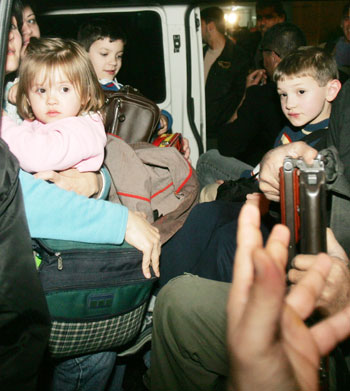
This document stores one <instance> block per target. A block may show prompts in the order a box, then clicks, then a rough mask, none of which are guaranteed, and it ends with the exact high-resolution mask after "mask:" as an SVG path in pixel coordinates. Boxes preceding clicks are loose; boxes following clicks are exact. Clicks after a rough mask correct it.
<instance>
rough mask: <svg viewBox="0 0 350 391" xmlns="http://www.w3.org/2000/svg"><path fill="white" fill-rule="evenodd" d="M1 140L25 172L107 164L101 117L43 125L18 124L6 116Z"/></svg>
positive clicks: (3, 120) (32, 122)
mask: <svg viewBox="0 0 350 391" xmlns="http://www.w3.org/2000/svg"><path fill="white" fill-rule="evenodd" d="M0 134H1V137H2V138H3V139H4V140H5V141H6V143H7V144H8V146H9V148H10V151H11V152H12V153H13V154H14V155H15V156H16V157H17V159H18V160H19V163H20V166H21V168H22V169H23V170H25V171H28V172H38V171H44V170H57V171H61V170H66V169H68V168H77V169H78V170H79V171H96V170H99V168H100V167H101V165H102V163H103V158H104V147H105V145H106V134H105V130H104V126H103V123H102V119H101V117H100V115H99V114H89V115H83V116H79V117H69V118H64V119H61V120H58V121H55V122H52V123H48V124H43V123H42V122H39V121H37V120H35V121H28V120H25V121H23V123H22V124H21V125H17V124H16V123H15V122H14V121H13V120H12V119H11V118H10V117H9V116H7V115H4V116H2V124H1V133H0Z"/></svg>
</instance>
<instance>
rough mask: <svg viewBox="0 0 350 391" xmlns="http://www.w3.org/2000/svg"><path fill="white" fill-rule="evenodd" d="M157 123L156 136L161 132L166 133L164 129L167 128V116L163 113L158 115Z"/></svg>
mask: <svg viewBox="0 0 350 391" xmlns="http://www.w3.org/2000/svg"><path fill="white" fill-rule="evenodd" d="M159 125H160V128H159V130H158V133H157V134H158V136H160V135H161V134H163V133H166V131H167V130H168V118H167V117H166V116H165V115H164V114H161V115H160V119H159Z"/></svg>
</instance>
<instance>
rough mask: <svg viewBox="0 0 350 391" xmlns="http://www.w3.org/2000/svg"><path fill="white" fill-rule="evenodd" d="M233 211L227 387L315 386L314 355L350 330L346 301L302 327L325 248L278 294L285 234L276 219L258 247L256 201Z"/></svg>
mask: <svg viewBox="0 0 350 391" xmlns="http://www.w3.org/2000/svg"><path fill="white" fill-rule="evenodd" d="M254 202H255V201H254V199H251V200H250V202H249V203H248V204H246V205H245V206H244V207H243V209H242V212H241V214H240V217H239V226H238V234H237V251H236V256H235V264H234V278H233V284H232V287H231V291H230V294H229V300H228V306H227V314H228V331H227V341H228V352H229V359H230V368H231V370H230V379H229V387H230V389H231V390H236V391H237V390H239V391H246V390H247V391H248V390H249V391H251V390H269V391H287V390H288V391H292V390H293V391H294V390H303V391H316V390H318V382H319V379H318V368H319V361H320V355H325V354H327V353H329V352H330V351H331V350H332V349H333V348H334V347H335V346H336V344H337V343H338V342H340V341H341V340H343V339H344V338H346V337H347V336H348V335H349V334H350V307H347V308H346V309H345V310H343V311H342V312H340V313H338V314H336V315H333V316H332V317H330V318H328V319H326V320H324V321H322V322H320V323H318V324H316V325H314V326H312V327H311V328H308V327H307V326H306V325H305V324H304V322H303V320H304V319H306V318H307V317H308V316H309V315H310V314H311V313H312V311H313V309H314V307H315V303H316V300H317V298H318V297H319V295H320V294H321V292H322V289H323V287H324V284H325V280H326V278H327V276H328V273H329V271H330V268H331V260H330V259H329V257H328V256H327V255H325V254H321V255H319V256H318V257H317V261H316V262H315V263H314V265H313V266H312V267H311V268H310V270H309V272H308V273H307V274H306V275H305V277H304V278H303V279H302V280H301V281H300V282H299V283H298V284H297V285H296V286H295V288H294V289H292V290H291V291H290V293H289V294H288V296H287V297H286V296H285V292H286V285H285V272H284V268H285V265H286V261H287V255H288V251H287V248H288V241H289V232H288V230H287V228H286V227H284V226H281V225H277V226H275V227H274V229H273V230H272V232H271V235H270V237H269V239H268V241H267V243H266V247H265V248H263V240H262V235H261V232H260V229H259V225H260V219H259V217H260V216H259V211H258V208H257V205H256V204H254Z"/></svg>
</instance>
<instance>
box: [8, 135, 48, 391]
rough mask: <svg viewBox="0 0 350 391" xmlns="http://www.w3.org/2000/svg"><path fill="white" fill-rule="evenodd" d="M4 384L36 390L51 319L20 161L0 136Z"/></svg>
mask: <svg viewBox="0 0 350 391" xmlns="http://www.w3.org/2000/svg"><path fill="white" fill-rule="evenodd" d="M0 156H1V159H0V389H1V390H6V391H10V390H26V391H34V390H36V389H37V385H36V383H37V377H38V372H39V367H40V365H41V361H42V358H43V354H44V351H45V349H46V344H47V341H48V337H49V331H50V328H49V325H50V319H49V314H48V310H47V306H46V301H45V297H44V294H43V291H42V288H41V283H40V281H39V277H38V274H37V270H36V267H35V262H34V258H33V253H32V246H31V240H30V236H29V230H28V226H27V222H26V217H25V212H24V206H23V200H22V192H21V188H20V185H19V180H18V170H19V166H18V162H17V160H16V159H15V158H14V156H13V155H12V154H11V153H10V152H9V150H8V148H7V145H6V144H5V143H4V142H3V141H2V140H0Z"/></svg>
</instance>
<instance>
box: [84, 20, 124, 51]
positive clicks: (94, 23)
mask: <svg viewBox="0 0 350 391" xmlns="http://www.w3.org/2000/svg"><path fill="white" fill-rule="evenodd" d="M105 38H109V39H110V40H111V41H112V42H114V41H117V40H121V41H122V42H123V43H124V45H125V44H126V35H125V33H124V31H123V30H122V28H121V27H120V26H118V24H116V23H115V22H114V23H112V22H111V21H110V20H108V19H104V18H95V19H92V20H90V21H89V22H87V23H84V24H82V25H81V26H80V27H79V31H78V37H77V39H78V41H79V43H80V44H81V45H82V46H84V48H85V50H86V51H87V52H88V51H89V50H90V46H91V45H92V44H93V43H94V42H96V41H97V40H99V39H105Z"/></svg>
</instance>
